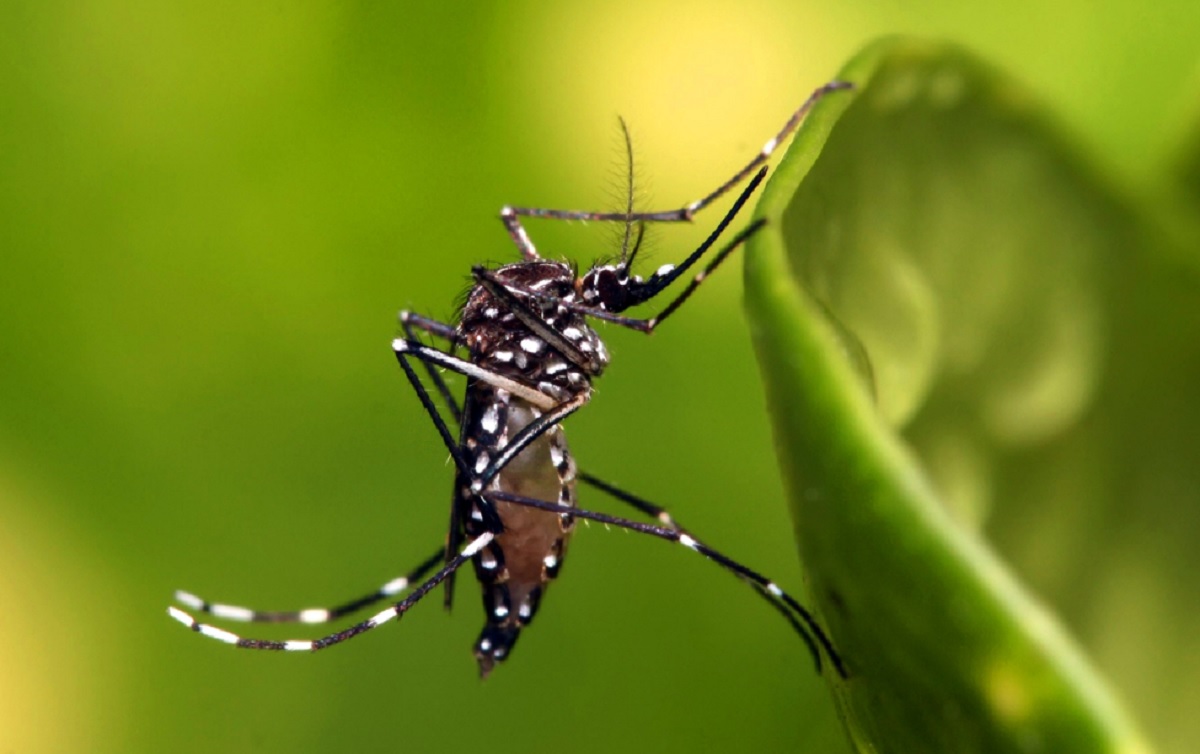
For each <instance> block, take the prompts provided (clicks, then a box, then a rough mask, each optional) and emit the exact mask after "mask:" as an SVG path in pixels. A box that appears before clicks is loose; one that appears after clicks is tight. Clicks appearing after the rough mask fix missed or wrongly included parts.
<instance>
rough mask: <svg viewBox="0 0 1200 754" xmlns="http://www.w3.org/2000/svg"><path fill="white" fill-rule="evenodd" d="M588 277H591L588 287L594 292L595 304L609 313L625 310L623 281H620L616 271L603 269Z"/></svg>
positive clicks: (608, 268) (609, 268) (607, 268)
mask: <svg viewBox="0 0 1200 754" xmlns="http://www.w3.org/2000/svg"><path fill="white" fill-rule="evenodd" d="M589 277H591V281H590V282H591V285H590V286H589V287H590V288H591V289H592V290H594V291H595V292H596V299H595V303H596V304H597V305H599V306H600V307H601V308H603V309H606V310H608V311H610V312H619V311H624V310H625V309H626V308H627V306H626V304H625V285H624V282H625V281H623V280H621V278H620V276H619V275H617V271H616V270H614V269H612V268H611V267H604V268H601V269H598V270H594V271H593V272H592V274H591V275H589Z"/></svg>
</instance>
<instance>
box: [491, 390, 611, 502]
mask: <svg viewBox="0 0 1200 754" xmlns="http://www.w3.org/2000/svg"><path fill="white" fill-rule="evenodd" d="M590 399H591V393H590V392H588V393H580V394H579V395H577V396H575V397H574V398H572V399H570V400H568V401H564V402H563V403H561V404H559V405H558V406H555V407H554V408H553V409H552V410H550V411H547V412H546V413H544V414H542V415H541V416H539V417H538V418H536V419H534V420H533V421H531V422H529V423H528V424H526V425H525V426H524V427H522V428H521V431H520V432H517V434H516V435H515V436H514V437H513V438H512V439H511V440H509V441H508V442H507V443H505V445H504V447H502V448H501V449H500V453H499V455H497V456H496V458H495V459H494V460H493V461H492V462H491V464H490V465H489V466H487V467H486V468H484V469H483V470H482V471H480V472H479V473H478V475H477V476H475V478H474V479H473V480H472V482H471V491H472V492H475V493H480V492H482V491H483V489H484V488H485V487H487V485H488V483H489V482H491V481H492V480H493V479H495V478H496V475H497V474H499V473H500V472H501V471H503V470H504V467H505V466H507V465H508V464H509V463H510V462H511V461H512V459H514V458H516V457H517V455H519V454H520V452H521V451H522V450H524V449H525V448H526V447H528V446H529V444H530V443H532V442H533V441H534V440H536V439H538V438H539V437H541V436H542V435H544V434H546V433H547V432H549V431H550V430H551V429H553V428H554V427H556V426H558V425H559V424H561V423H562V421H563V419H566V418H567V417H568V416H570V415H571V414H573V413H575V412H576V411H578V410H579V409H581V408H583V406H584V405H586V404H587V402H588V400H590Z"/></svg>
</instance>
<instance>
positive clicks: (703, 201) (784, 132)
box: [500, 81, 853, 259]
mask: <svg viewBox="0 0 1200 754" xmlns="http://www.w3.org/2000/svg"><path fill="white" fill-rule="evenodd" d="M852 87H853V84H851V83H849V82H846V81H831V82H829V83H828V84H825V85H824V86H821V87H818V88H817V89H816V90H815V91H814V92H813V93H812V94H810V95H809V96H808V99H806V100H805V101H804V103H803V104H801V105H800V107H799V108H797V109H796V111H795V112H793V113H792V115H791V117H790V118H788V121H787V123H785V124H784V125H783V128H782V129H780V131H779V133H777V134H775V136H773V137H771V139H769V140H768V141H767V143H766V144H764V145H763V148H762V149H760V150H759V152H758V154H756V155H755V156H754V159H752V160H750V162H749V163H747V164H746V165H745V166H744V167H743V168H742V169H741V170H739V171H737V172H736V173H734V174H733V176H731V177H730V178H729V179H728V180H726V181H725V182H724V183H722V184H721V185H720V186H718V187H717V188H715V189H713V190H712V191H711V192H709V193H708V194H707V195H706V196H704V197H702V198H700V199H697V200H695V201H694V202H691V203H689V204H686V205H684V206H682V207H680V208H679V209H672V210H663V211H659V212H586V211H581V210H563V209H539V208H536V207H505V208H504V209H503V210H501V212H500V216H501V218H510V219H511V221H512V222H513V224H515V225H516V227H517V228H520V223H519V222H517V218H518V217H543V218H548V219H551V220H595V221H599V222H658V223H678V222H690V221H691V220H692V218H693V217H694V216H695V214H696V213H697V212H699V211H700V210H702V209H704V208H705V207H707V206H708V205H710V204H712V203H713V202H715V201H716V200H717V199H719V198H720V197H721V196H723V195H724V194H726V193H727V192H728V191H729V190H730V189H732V188H733V187H734V186H736V185H738V184H739V183H741V182H742V181H744V180H746V177H747V176H748V175H750V174H751V173H753V172H754V171H755V170H756V169H758V168H759V167H760V166H762V165H763V164H764V163H765V162H766V161H767V159H768V158H769V157H770V156H771V154H772V153H773V152H774V151H775V149H776V148H777V147H778V146H779V145H780V144H782V143H783V142H784V141H786V140H787V138H788V137H789V136H790V135H791V134H792V132H793V131H795V130H796V127H797V126H799V125H800V122H801V121H802V120H804V116H805V115H807V114H808V111H809V110H811V109H812V106H813V105H815V104H816V103H817V102H818V101H819V100H820V99H821V98H822V97H824V96H825V95H827V94H830V93H831V92H835V91H838V90H841V89H850V88H852ZM505 226H506V227H508V226H509V219H505ZM520 232H521V234H522V235H524V230H523V229H522V230H521V231H520ZM509 234H510V235H514V234H513V231H512V229H511V228H510V230H509ZM513 240H514V241H515V242H516V244H517V248H519V249H521V250H522V253H525V249H527V248H528V249H529V250H530V251H532V250H533V246H532V244H529V243H528V238H527V237H526V238H525V244H522V242H521V240H519V239H518V238H517V237H516V236H515V235H514V238H513ZM526 258H527V259H537V255H536V252H534V256H532V257H529V256H527V257H526Z"/></svg>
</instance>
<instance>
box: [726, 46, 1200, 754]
mask: <svg viewBox="0 0 1200 754" xmlns="http://www.w3.org/2000/svg"><path fill="white" fill-rule="evenodd" d="M840 77H842V78H845V79H846V80H848V81H851V82H854V84H855V85H856V91H855V92H854V93H853V94H842V95H841V96H840V97H831V98H829V99H827V100H825V101H824V102H822V103H821V104H820V105H819V106H818V107H817V109H816V110H815V111H814V113H813V114H812V116H811V117H810V118H809V122H808V123H806V124H805V129H804V131H803V133H802V134H801V135H800V136H799V137H798V138H797V141H796V144H795V145H794V147H793V149H792V150H791V151H790V152H789V154H788V156H787V158H786V159H785V160H784V162H783V163H782V164H781V165H780V167H779V169H778V171H777V173H776V176H775V179H774V181H773V182H772V183H771V184H770V186H769V187H768V188H767V190H766V191H765V193H764V197H763V201H762V204H761V207H760V212H762V213H763V214H764V216H765V217H766V218H767V219H768V221H769V224H768V226H767V229H766V230H765V231H764V232H763V233H762V234H760V235H759V236H757V237H756V238H755V239H754V241H753V242H752V243H751V245H750V249H749V250H748V251H747V266H746V267H747V278H746V279H747V296H746V298H747V307H748V310H749V312H750V313H751V315H752V317H751V320H752V323H753V324H752V331H753V332H754V333H755V340H756V344H757V346H758V352H759V358H760V361H761V362H762V364H763V367H764V370H763V371H764V376H765V377H766V380H767V385H768V392H769V395H770V396H771V400H770V402H769V406H770V414H771V416H772V420H773V423H774V424H775V426H776V428H777V434H778V436H779V440H780V460H781V463H782V466H783V469H784V471H785V478H786V479H787V480H788V488H789V491H790V497H791V501H792V507H793V510H794V512H795V518H796V531H797V536H798V539H799V540H800V542H801V543H802V548H801V549H802V552H803V553H804V559H805V563H806V565H807V567H808V568H809V574H810V580H811V583H812V584H813V589H814V593H815V595H816V596H817V597H818V601H819V602H820V603H821V604H822V606H823V607H824V608H825V611H824V612H825V615H826V616H827V617H828V620H829V626H830V628H831V629H832V631H833V632H834V635H835V636H836V638H837V642H838V646H839V647H840V648H841V650H842V652H843V653H844V654H845V655H846V656H847V657H848V658H849V663H850V665H851V668H852V671H853V672H852V673H851V676H850V678H849V679H848V680H847V681H844V682H837V683H835V690H836V692H837V696H838V699H839V700H840V701H842V702H843V703H844V704H843V708H844V710H845V714H846V718H847V721H848V723H849V727H850V730H851V731H852V733H853V737H854V739H855V741H856V742H857V743H859V744H860V748H861V749H862V750H865V751H871V750H880V749H882V750H888V751H919V752H932V751H946V752H959V751H1037V750H1041V751H1072V752H1075V751H1110V752H1128V753H1130V754H1132V753H1133V752H1144V751H1147V750H1148V746H1147V745H1146V743H1145V742H1144V741H1143V740H1142V738H1141V737H1140V736H1139V734H1138V733H1137V732H1136V731H1135V729H1134V726H1132V725H1131V724H1130V721H1129V720H1128V717H1127V715H1126V714H1125V713H1124V712H1122V711H1121V710H1120V705H1119V704H1117V703H1116V702H1115V700H1114V698H1113V696H1112V694H1111V692H1110V691H1109V689H1108V688H1106V686H1107V684H1106V683H1105V682H1104V681H1103V680H1102V679H1101V678H1100V676H1099V674H1098V673H1097V672H1096V671H1095V669H1094V668H1092V667H1090V666H1089V662H1088V661H1087V660H1086V659H1084V658H1083V657H1082V656H1081V653H1080V652H1079V649H1078V647H1077V646H1076V645H1075V644H1074V642H1072V641H1071V640H1070V639H1068V638H1067V637H1066V635H1065V633H1064V632H1063V631H1062V629H1061V628H1060V627H1058V626H1057V625H1056V621H1055V620H1054V618H1053V616H1052V615H1051V614H1050V613H1049V612H1048V611H1047V610H1046V609H1045V608H1044V607H1042V606H1041V605H1039V604H1038V603H1037V601H1036V600H1033V599H1031V598H1030V594H1029V593H1028V590H1027V589H1025V588H1024V587H1023V586H1022V585H1021V584H1020V583H1019V580H1018V579H1016V578H1014V574H1013V573H1012V571H1011V570H1010V569H1009V568H1008V567H1007V566H1006V565H1005V564H1004V563H1003V561H1002V559H1001V558H998V557H997V556H996V554H995V552H994V551H992V550H991V549H990V548H989V547H988V546H987V545H986V544H985V543H983V542H981V541H980V537H979V536H978V533H979V530H980V528H981V527H984V526H985V525H987V524H990V523H991V522H992V521H993V520H997V521H1000V522H1003V521H1004V520H1005V519H1007V520H1009V521H1014V520H1015V521H1018V522H1021V523H1023V524H1024V523H1028V522H1029V521H1030V519H1031V518H1032V516H1033V514H1034V512H1035V511H1037V512H1038V515H1047V513H1046V512H1047V511H1052V510H1057V515H1067V514H1068V513H1069V511H1071V510H1091V511H1093V512H1096V511H1098V510H1100V509H1101V508H1105V507H1118V508H1120V507H1123V505H1122V503H1121V502H1120V501H1117V500H1114V499H1112V497H1111V495H1112V494H1113V493H1108V492H1104V491H1105V490H1112V491H1113V492H1116V491H1118V490H1129V488H1130V480H1131V479H1136V478H1138V477H1140V476H1142V475H1144V474H1146V473H1147V470H1148V469H1151V470H1153V473H1155V474H1159V475H1161V476H1162V478H1163V481H1164V482H1166V483H1168V484H1169V482H1167V480H1170V479H1175V480H1180V481H1182V480H1186V479H1187V478H1188V477H1189V475H1190V474H1192V473H1193V472H1192V469H1193V468H1194V465H1195V462H1196V461H1198V460H1200V459H1197V458H1196V457H1195V456H1196V454H1197V452H1200V448H1198V447H1196V446H1195V444H1193V443H1187V442H1186V439H1185V438H1184V437H1173V436H1172V435H1173V433H1171V432H1149V433H1148V432H1146V431H1145V424H1144V422H1145V419H1144V417H1146V416H1152V415H1155V414H1161V413H1163V411H1162V408H1161V407H1169V411H1170V412H1173V413H1177V414H1178V415H1179V416H1178V419H1177V420H1174V421H1172V422H1168V423H1166V424H1161V425H1160V429H1171V428H1172V427H1174V428H1175V429H1178V428H1183V427H1187V426H1190V425H1191V424H1192V422H1193V420H1195V419H1197V418H1200V417H1194V416H1190V415H1189V411H1188V409H1187V408H1186V407H1181V406H1180V405H1179V403H1180V401H1181V400H1182V401H1186V393H1181V392H1177V391H1175V390H1169V389H1168V390H1163V391H1160V392H1155V393H1150V394H1145V395H1142V396H1141V398H1140V400H1138V401H1137V402H1136V404H1133V405H1130V404H1129V403H1128V396H1129V395H1131V394H1136V393H1137V392H1138V391H1137V390H1136V389H1135V388H1134V386H1135V385H1137V384H1138V383H1139V382H1140V381H1142V380H1143V379H1145V378H1144V377H1143V376H1142V375H1146V374H1156V373H1161V374H1170V375H1172V376H1174V375H1175V373H1176V372H1177V371H1178V370H1179V368H1180V364H1179V363H1178V358H1179V357H1180V356H1181V355H1183V356H1184V358H1185V360H1189V357H1188V356H1187V355H1186V354H1187V353H1189V352H1191V351H1195V350H1196V348H1197V346H1194V345H1192V346H1189V345H1185V344H1187V343H1200V332H1195V328H1194V325H1193V323H1194V322H1195V317H1194V315H1193V316H1187V315H1185V316H1179V315H1178V314H1177V313H1176V312H1175V311H1174V310H1175V309H1176V307H1177V306H1179V305H1180V304H1183V305H1185V306H1186V305H1187V302H1189V301H1195V300H1196V293H1197V292H1198V290H1200V276H1198V275H1197V274H1196V269H1195V268H1194V267H1193V268H1191V269H1189V268H1186V267H1181V266H1180V265H1179V264H1178V262H1177V258H1176V254H1174V253H1166V252H1168V251H1170V249H1169V248H1166V247H1164V246H1163V245H1162V244H1161V239H1160V238H1158V237H1156V234H1151V233H1148V231H1149V229H1150V228H1151V227H1152V225H1153V223H1154V219H1153V218H1154V215H1151V217H1149V218H1145V219H1140V220H1139V215H1140V214H1142V213H1141V211H1140V210H1139V209H1138V208H1136V207H1135V206H1126V205H1125V203H1123V202H1122V201H1121V200H1120V199H1118V198H1116V197H1114V196H1113V195H1112V194H1111V191H1109V189H1108V188H1107V187H1106V186H1105V185H1104V184H1103V182H1101V181H1099V180H1097V177H1096V171H1095V170H1094V169H1089V168H1088V166H1086V165H1085V164H1084V163H1083V162H1082V161H1081V160H1080V158H1079V156H1078V155H1077V154H1076V153H1075V150H1074V149H1073V148H1072V147H1071V146H1070V145H1069V144H1068V143H1067V142H1066V141H1065V140H1064V139H1063V138H1062V137H1061V135H1059V134H1058V133H1057V132H1056V129H1055V128H1054V126H1053V124H1051V123H1049V122H1047V118H1046V115H1045V113H1044V112H1043V111H1042V110H1041V109H1040V108H1039V107H1038V106H1037V105H1036V104H1035V103H1033V102H1031V101H1030V98H1029V97H1028V95H1027V94H1024V93H1023V92H1022V90H1021V88H1020V87H1019V86H1017V85H1016V84H1014V83H1013V82H1011V81H1009V80H1007V79H1006V78H1005V77H1004V76H1003V75H1002V74H998V73H996V72H994V71H991V70H988V69H987V68H986V67H985V66H982V65H981V64H980V63H979V62H978V61H977V60H975V59H973V58H972V57H971V56H970V55H968V54H965V53H964V52H963V51H962V50H959V49H956V48H953V47H947V46H944V45H937V44H930V43H926V42H919V41H914V40H906V39H885V40H882V41H881V42H880V43H878V44H875V45H872V46H870V47H869V48H868V49H867V50H865V51H864V52H863V53H862V54H861V55H859V56H857V57H856V58H855V59H854V60H853V61H852V62H851V63H849V64H848V65H847V67H846V68H845V69H844V70H843V72H842V73H841V74H840ZM1175 251H1181V250H1175ZM1164 270H1170V271H1171V272H1172V273H1173V274H1175V275H1176V276H1177V277H1178V285H1176V286H1173V287H1164V286H1162V285H1161V281H1160V278H1161V275H1162V273H1163V271H1164ZM1159 319H1161V320H1162V321H1163V322H1164V323H1166V322H1169V323H1170V326H1171V327H1173V328H1179V329H1180V330H1182V331H1183V333H1191V334H1190V335H1187V334H1181V335H1179V336H1177V337H1176V341H1177V342H1178V343H1179V346H1180V347H1179V348H1176V349H1172V350H1164V351H1162V352H1159V353H1146V352H1145V351H1144V350H1143V345H1142V344H1143V343H1144V342H1145V341H1146V340H1147V338H1146V337H1145V336H1144V335H1141V334H1139V333H1136V332H1133V333H1131V332H1130V331H1129V330H1128V329H1127V323H1129V322H1135V321H1140V322H1147V321H1155V320H1159ZM1192 378H1193V379H1195V378H1200V375H1195V374H1193V375H1192ZM1184 379H1185V381H1186V380H1187V378H1186V377H1185V378H1184ZM1164 384H1166V383H1164ZM1156 404H1161V407H1160V405H1156ZM1193 413H1194V412H1193ZM1181 444H1182V445H1183V446H1184V447H1185V448H1186V449H1185V450H1183V451H1182V453H1179V446H1180V445H1181ZM1062 448H1068V449H1070V450H1069V452H1063V451H1062V450H1061V449H1062ZM1052 449H1059V450H1053V451H1052V452H1046V451H1051V450H1052ZM1164 453H1165V454H1166V457H1168V458H1169V457H1170V456H1171V455H1173V454H1175V453H1179V455H1178V456H1177V458H1178V460H1179V463H1178V465H1174V464H1170V463H1164V460H1165V459H1164ZM1084 459H1086V460H1084ZM1031 479H1038V480H1039V481H1038V482H1037V483H1033V484H1031V483H1030V482H1031ZM1045 487H1052V488H1053V489H1054V490H1055V492H1054V499H1053V500H1050V499H1047V498H1046V497H1045V495H1044V494H1041V495H1039V494H1038V491H1039V489H1043V488H1045ZM1195 500H1196V493H1195V492H1191V491H1188V492H1183V494H1181V495H1179V496H1178V497H1176V498H1174V499H1172V500H1169V501H1151V500H1142V501H1140V502H1141V505H1140V506H1139V509H1140V510H1138V511H1129V512H1128V513H1127V514H1126V517H1125V521H1126V522H1129V521H1131V520H1134V519H1136V518H1137V517H1138V516H1139V515H1141V513H1142V512H1143V511H1145V510H1149V509H1154V508H1158V509H1159V510H1162V507H1163V506H1164V505H1165V506H1166V507H1167V508H1168V509H1170V508H1175V507H1180V508H1186V507H1188V506H1189V505H1194V503H1195ZM1049 515H1055V514H1049ZM1076 523H1077V525H1078V526H1079V527H1081V528H1084V529H1091V532H1090V534H1091V536H1095V537H1100V536H1103V532H1102V531H1098V530H1095V529H1094V528H1092V527H1094V525H1095V523H1094V522H1092V521H1088V520H1077V521H1076ZM1011 534H1012V536H1014V538H1015V540H1016V542H1015V544H1016V545H1017V546H1021V545H1023V544H1024V543H1025V542H1026V541H1027V540H1029V539H1036V540H1039V546H1046V545H1049V546H1051V547H1054V546H1055V545H1054V544H1052V543H1043V542H1041V541H1040V540H1042V539H1043V538H1044V537H1046V536H1056V537H1058V539H1059V540H1060V542H1059V545H1061V546H1066V547H1071V546H1072V545H1073V544H1074V543H1075V542H1076V541H1077V540H1076V535H1074V534H1065V533H1062V532H1053V531H1050V532H1048V531H1046V530H1045V529H1044V528H1038V527H1029V526H1018V527H1016V531H1015V532H1012V533H1011ZM1160 541H1162V540H1160ZM1162 544H1166V542H1165V541H1162ZM1072 549H1073V550H1074V551H1073V552H1071V551H1068V552H1066V553H1063V554H1062V556H1060V564H1061V566H1062V567H1064V568H1079V567H1080V565H1079V564H1076V563H1074V562H1073V558H1074V557H1079V556H1082V557H1084V558H1086V559H1089V560H1090V557H1089V553H1086V552H1080V551H1079V550H1078V549H1077V548H1075V547H1072ZM1108 549H1109V550H1110V551H1111V553H1112V556H1111V559H1110V562H1109V564H1108V565H1109V567H1114V568H1117V569H1120V568H1122V567H1124V565H1125V563H1124V562H1122V561H1121V560H1120V558H1123V557H1131V558H1133V559H1134V561H1135V562H1137V563H1139V564H1146V563H1152V561H1150V560H1149V559H1148V558H1147V557H1146V554H1145V553H1135V552H1125V551H1121V550H1119V549H1118V548H1115V547H1113V546H1112V543H1111V542H1109V543H1108ZM1187 591H1188V590H1187V588H1184V589H1182V590H1181V592H1182V593H1185V594H1186V592H1187ZM1112 630H1113V631H1118V632H1119V631H1120V629H1119V628H1117V627H1114V629H1112ZM1123 638H1124V639H1125V641H1126V642H1127V643H1128V645H1129V646H1130V650H1128V652H1129V654H1132V655H1138V654H1140V655H1141V656H1143V657H1145V658H1147V659H1149V657H1150V655H1149V653H1147V652H1146V651H1145V649H1144V648H1143V649H1140V650H1139V649H1138V648H1137V644H1138V642H1139V640H1140V639H1141V635H1140V634H1137V633H1130V634H1125V635H1124V636H1123ZM1177 649H1178V650H1179V651H1186V650H1187V645H1186V644H1184V645H1183V646H1181V647H1178V648H1177Z"/></svg>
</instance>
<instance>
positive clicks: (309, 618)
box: [175, 547, 444, 624]
mask: <svg viewBox="0 0 1200 754" xmlns="http://www.w3.org/2000/svg"><path fill="white" fill-rule="evenodd" d="M443 560H444V554H443V552H442V548H440V547H439V548H438V550H437V552H435V553H434V554H433V555H432V556H431V557H429V558H427V559H426V560H425V562H423V563H421V565H419V566H417V567H416V568H414V569H413V570H412V571H411V572H409V573H408V574H407V575H405V576H400V577H398V578H394V579H392V580H391V581H389V582H387V583H386V584H384V585H383V586H381V587H379V588H378V589H376V590H375V591H373V592H371V593H370V594H365V595H363V596H361V597H356V598H354V599H352V600H348V601H347V602H344V603H342V604H340V605H338V606H337V607H310V608H306V609H304V610H255V609H253V608H249V607H239V606H238V605H227V604H225V603H222V602H209V601H207V600H204V599H201V598H199V597H197V596H196V595H194V594H192V593H191V592H185V591H183V590H179V591H177V592H175V601H176V602H178V603H179V604H181V605H183V606H184V607H186V608H188V609H190V610H194V611H196V612H198V613H205V614H206V615H211V616H212V617H214V618H219V619H222V620H230V621H238V622H241V623H309V624H319V623H329V622H330V621H335V620H337V619H339V618H343V617H345V616H347V615H352V614H354V613H357V612H359V611H360V610H365V609H366V608H368V607H370V606H371V605H374V604H376V603H379V602H382V601H383V600H385V599H387V598H389V597H395V596H396V595H398V594H400V593H401V592H403V591H404V590H406V589H408V587H409V586H410V585H412V584H414V583H417V582H419V581H420V580H421V579H423V578H424V577H425V576H426V574H428V573H429V572H430V571H432V570H433V568H434V566H436V565H437V564H438V563H441V562H442V561H443Z"/></svg>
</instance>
